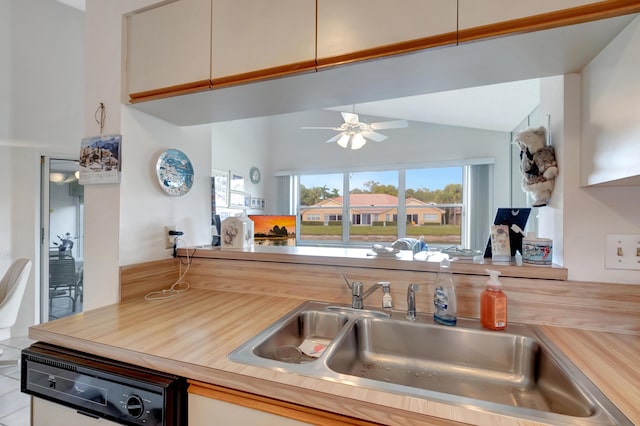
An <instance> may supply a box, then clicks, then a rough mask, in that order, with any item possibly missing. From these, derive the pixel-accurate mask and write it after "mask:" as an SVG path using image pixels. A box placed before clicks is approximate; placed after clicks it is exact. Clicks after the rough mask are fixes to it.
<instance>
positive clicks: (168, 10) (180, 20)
mask: <svg viewBox="0 0 640 426" xmlns="http://www.w3.org/2000/svg"><path fill="white" fill-rule="evenodd" d="M127 19H128V23H127V25H128V33H127V45H128V47H127V88H128V93H137V92H144V91H148V90H154V89H161V88H167V87H172V86H177V85H183V84H192V83H194V82H203V84H208V80H209V78H210V69H209V66H210V62H211V0H178V1H175V2H173V3H169V4H165V5H163V6H159V7H156V8H153V9H149V10H146V11H143V12H139V13H136V14H134V15H131V16H129V17H128V18H127Z"/></svg>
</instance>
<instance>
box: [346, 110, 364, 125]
mask: <svg viewBox="0 0 640 426" xmlns="http://www.w3.org/2000/svg"><path fill="white" fill-rule="evenodd" d="M342 118H343V119H344V122H345V123H349V124H358V123H359V122H360V119H359V118H358V114H353V113H350V112H343V113H342Z"/></svg>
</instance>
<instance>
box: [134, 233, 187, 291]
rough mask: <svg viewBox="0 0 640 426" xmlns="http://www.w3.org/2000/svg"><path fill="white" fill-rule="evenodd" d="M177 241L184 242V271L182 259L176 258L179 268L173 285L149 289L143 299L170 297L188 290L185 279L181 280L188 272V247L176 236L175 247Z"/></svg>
mask: <svg viewBox="0 0 640 426" xmlns="http://www.w3.org/2000/svg"><path fill="white" fill-rule="evenodd" d="M178 241H182V243H183V244H184V247H185V250H184V251H185V253H186V257H187V267H186V268H185V270H184V272H182V261H181V260H180V259H178V260H180V270H179V273H178V280H177V281H176V282H175V283H173V285H172V286H171V287H170V288H168V289H164V290H156V291H151V292H149V293H147V294H146V295H145V296H144V299H145V300H164V299H172V298H174V297H177V296H178V295H180V293H184V292H185V291H187V290H189V283H188V282H187V281H183V278H184V277H185V275H187V272H189V267H190V266H191V260H190V258H189V249H188V248H187V243H186V242H185V241H184V240H183V239H182V238H178V237H176V239H175V245H176V247H177V246H178Z"/></svg>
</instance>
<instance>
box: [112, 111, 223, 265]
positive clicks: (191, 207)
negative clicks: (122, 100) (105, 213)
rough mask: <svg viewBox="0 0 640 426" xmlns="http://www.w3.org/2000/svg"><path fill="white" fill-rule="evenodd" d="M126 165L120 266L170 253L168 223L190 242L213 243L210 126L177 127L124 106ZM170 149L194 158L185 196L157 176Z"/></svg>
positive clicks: (123, 180) (122, 189)
mask: <svg viewBox="0 0 640 426" xmlns="http://www.w3.org/2000/svg"><path fill="white" fill-rule="evenodd" d="M122 133H123V135H124V136H123V148H124V149H123V153H122V155H123V158H124V161H125V163H124V164H123V173H122V182H121V185H120V238H119V243H118V244H119V258H120V265H128V264H132V263H140V262H145V261H148V260H157V259H162V258H166V257H169V256H170V255H171V252H172V250H167V249H165V234H164V231H165V230H164V227H165V226H169V225H175V226H177V229H178V230H179V231H183V232H184V235H183V236H182V237H181V238H182V239H183V240H184V241H185V242H186V243H187V244H188V245H190V246H193V245H203V244H211V235H210V234H209V232H208V224H209V223H210V221H211V204H210V200H211V186H210V185H211V174H210V172H211V159H210V156H209V152H210V151H211V148H210V144H211V129H210V126H208V125H202V126H193V127H183V128H180V127H177V126H174V125H172V124H169V123H167V122H165V121H162V120H159V119H157V118H154V117H151V116H150V115H147V114H145V113H142V112H139V111H136V110H134V109H131V108H127V107H125V108H124V109H123V112H122ZM168 148H176V149H179V150H181V151H183V152H184V153H185V154H186V155H187V157H189V159H190V160H191V164H192V165H193V169H194V175H195V176H194V182H193V186H192V188H191V190H190V191H189V192H188V193H187V194H185V195H183V196H181V197H175V196H169V195H167V194H166V193H165V192H164V191H163V190H162V189H161V187H160V184H159V182H158V178H157V176H156V173H155V171H156V163H157V160H158V156H159V155H160V153H162V152H163V151H164V150H166V149H168Z"/></svg>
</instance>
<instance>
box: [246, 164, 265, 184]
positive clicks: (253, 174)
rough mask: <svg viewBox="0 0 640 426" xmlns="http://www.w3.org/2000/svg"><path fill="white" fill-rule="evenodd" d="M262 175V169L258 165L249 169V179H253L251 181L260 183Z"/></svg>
mask: <svg viewBox="0 0 640 426" xmlns="http://www.w3.org/2000/svg"><path fill="white" fill-rule="evenodd" d="M261 177H262V175H261V174H260V169H259V168H257V167H255V166H254V167H252V168H251V170H249V179H251V183H258V182H260V178H261Z"/></svg>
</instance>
